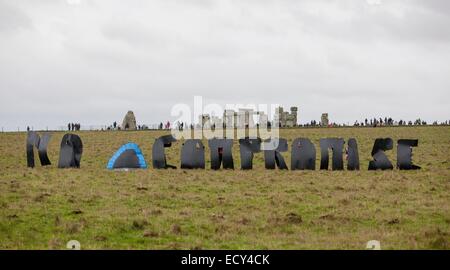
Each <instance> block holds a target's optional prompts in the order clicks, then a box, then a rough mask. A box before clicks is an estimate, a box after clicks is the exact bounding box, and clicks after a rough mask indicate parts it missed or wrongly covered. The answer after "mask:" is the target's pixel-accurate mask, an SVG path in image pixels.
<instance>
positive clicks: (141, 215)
mask: <svg viewBox="0 0 450 270" xmlns="http://www.w3.org/2000/svg"><path fill="white" fill-rule="evenodd" d="M78 134H79V135H80V137H81V138H82V140H83V143H84V153H83V157H82V161H81V169H57V168H56V165H57V161H58V155H59V144H60V141H61V138H62V136H63V135H64V133H63V132H53V137H52V140H51V142H50V145H49V157H50V160H51V161H52V163H53V164H52V165H51V166H48V167H40V165H39V166H38V167H36V168H34V169H29V168H27V167H26V153H25V140H26V134H25V133H0V248H2V249H65V247H66V243H67V241H69V240H71V239H76V240H78V241H79V242H80V243H81V248H82V249H364V248H365V245H366V242H367V241H369V240H372V239H375V240H379V241H380V242H381V248H382V249H450V154H449V153H450V127H395V128H334V129H320V128H315V129H284V130H281V137H284V138H286V139H288V142H289V144H291V143H292V141H293V139H295V138H297V137H308V138H310V139H311V140H312V142H313V143H314V144H315V146H316V149H317V150H318V156H317V159H318V160H317V169H318V168H319V158H320V156H319V154H320V151H319V144H318V142H319V139H320V138H326V137H342V138H344V139H345V140H348V138H350V137H355V138H356V139H357V140H358V144H359V155H360V160H361V166H362V170H361V171H358V172H351V171H341V172H332V171H319V170H316V171H278V170H277V171H270V170H265V169H264V160H263V154H262V153H259V154H256V156H255V159H254V169H253V170H252V171H241V170H240V169H235V170H234V171H229V170H220V171H213V170H210V169H209V165H210V164H209V148H206V151H207V152H206V153H207V154H206V160H207V169H206V170H180V169H177V170H154V169H153V168H150V169H148V170H136V171H129V172H119V171H109V170H107V169H106V164H107V162H108V160H109V158H110V157H111V156H112V155H113V154H114V152H115V151H116V150H117V149H118V148H119V147H120V146H121V145H122V144H124V143H126V142H129V141H132V142H135V143H137V144H138V145H139V146H140V147H141V149H142V150H143V152H144V155H145V157H146V160H147V163H149V164H151V148H152V145H153V142H154V139H155V138H156V137H158V136H161V135H163V134H167V132H162V131H161V132H160V131H138V132H79V133H78ZM377 137H392V138H393V139H394V141H395V142H396V140H397V139H400V138H405V139H406V138H411V139H412V138H417V139H419V146H418V147H416V148H414V151H413V153H414V157H413V159H414V163H415V164H417V165H420V166H422V170H420V171H398V170H395V169H394V170H393V171H367V166H368V162H369V160H370V159H371V157H370V151H371V149H372V145H373V141H374V139H375V138H377ZM180 146H181V143H180V142H178V143H175V144H174V145H173V147H172V148H170V149H169V150H168V151H167V157H168V160H169V164H174V165H177V166H178V167H179V155H180ZM233 151H234V160H235V167H236V168H239V165H240V163H239V146H238V143H237V141H235V145H234V149H233ZM289 151H290V146H289ZM388 155H389V157H390V159H391V161H392V162H393V164H394V166H395V162H396V143H395V145H394V149H393V150H392V151H389V152H388ZM283 156H284V157H285V160H286V161H287V163H288V166H290V153H289V152H287V153H283ZM36 159H37V155H36ZM37 164H39V162H38V161H37Z"/></svg>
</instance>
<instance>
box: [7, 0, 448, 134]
mask: <svg viewBox="0 0 450 270" xmlns="http://www.w3.org/2000/svg"><path fill="white" fill-rule="evenodd" d="M0 93H1V96H0V126H1V127H3V128H4V129H5V130H6V129H17V127H20V128H21V129H24V128H25V127H26V126H27V125H30V126H33V127H34V128H35V129H37V128H45V127H47V126H48V127H49V128H57V127H59V126H64V125H66V123H67V122H69V121H76V122H81V123H82V124H84V125H101V124H109V123H112V122H113V121H118V122H121V121H122V119H123V117H124V115H125V113H126V112H127V111H128V110H133V111H134V113H135V115H136V117H137V120H138V122H139V123H141V124H142V123H146V124H152V123H158V122H160V121H166V120H169V119H171V117H170V112H171V108H172V106H173V105H175V104H176V103H187V104H192V103H193V99H194V95H200V96H203V98H204V99H205V100H204V102H206V103H207V102H214V103H219V104H226V103H242V104H247V103H266V104H271V103H279V104H282V105H284V106H285V107H289V106H292V105H293V106H298V107H299V121H300V123H304V122H306V121H310V120H311V119H316V120H319V119H320V115H321V113H322V112H328V113H329V115H330V121H333V122H334V121H337V122H351V123H353V121H354V120H356V119H358V120H361V119H363V118H365V117H374V116H383V117H384V116H392V117H394V118H396V119H400V118H401V119H408V120H409V119H411V120H412V119H415V118H418V117H422V118H423V119H425V120H427V121H431V120H440V121H443V120H448V119H450V1H448V0H435V1H433V0H389V1H388V0H338V1H337V0H336V1H325V0H320V1H318V0H311V1H301V0H286V1H283V0H277V1H275V0H273V1H272V0H234V1H233V0H231V1H226V0H217V1H214V0H179V1H177V0H160V1H147V0H141V1H138V0H127V1H119V0H117V1H114V0H28V1H27V0H0Z"/></svg>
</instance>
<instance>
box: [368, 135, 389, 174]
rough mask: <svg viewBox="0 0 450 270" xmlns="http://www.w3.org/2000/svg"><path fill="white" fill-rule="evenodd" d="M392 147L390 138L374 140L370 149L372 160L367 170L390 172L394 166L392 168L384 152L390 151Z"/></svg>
mask: <svg viewBox="0 0 450 270" xmlns="http://www.w3.org/2000/svg"><path fill="white" fill-rule="evenodd" d="M393 146H394V142H393V141H392V139H391V138H385V139H382V138H378V139H376V140H375V143H374V144H373V148H372V157H373V160H371V161H370V162H369V170H378V169H381V170H392V169H393V168H394V166H392V163H391V162H390V161H389V159H388V157H387V156H386V154H385V153H384V151H386V150H391V149H392V147H393Z"/></svg>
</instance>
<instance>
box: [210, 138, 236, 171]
mask: <svg viewBox="0 0 450 270" xmlns="http://www.w3.org/2000/svg"><path fill="white" fill-rule="evenodd" d="M208 146H209V149H210V150H211V169H213V170H218V169H220V165H221V164H222V163H223V168H224V169H234V163H233V154H232V147H233V140H232V139H216V138H213V139H210V140H208Z"/></svg>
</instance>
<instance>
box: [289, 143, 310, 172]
mask: <svg viewBox="0 0 450 270" xmlns="http://www.w3.org/2000/svg"><path fill="white" fill-rule="evenodd" d="M291 151H292V154H291V170H315V169H316V148H315V147H314V144H312V142H311V141H310V140H309V139H306V138H298V139H295V140H294V142H292V150H291Z"/></svg>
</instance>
